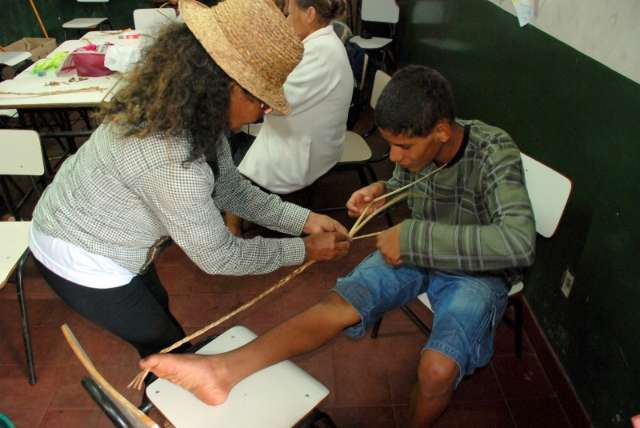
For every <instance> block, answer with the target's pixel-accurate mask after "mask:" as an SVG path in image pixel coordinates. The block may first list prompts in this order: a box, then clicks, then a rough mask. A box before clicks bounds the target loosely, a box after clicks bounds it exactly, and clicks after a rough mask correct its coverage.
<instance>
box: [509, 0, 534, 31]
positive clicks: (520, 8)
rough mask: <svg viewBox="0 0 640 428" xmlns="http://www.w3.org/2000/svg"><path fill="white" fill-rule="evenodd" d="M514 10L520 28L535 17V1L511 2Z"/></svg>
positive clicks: (513, 0) (514, 0) (517, 0)
mask: <svg viewBox="0 0 640 428" xmlns="http://www.w3.org/2000/svg"><path fill="white" fill-rule="evenodd" d="M511 1H512V2H513V6H514V7H515V8H516V14H517V15H518V22H519V23H520V26H521V27H524V26H525V25H527V24H528V23H529V22H531V20H532V19H533V17H534V16H535V0H511Z"/></svg>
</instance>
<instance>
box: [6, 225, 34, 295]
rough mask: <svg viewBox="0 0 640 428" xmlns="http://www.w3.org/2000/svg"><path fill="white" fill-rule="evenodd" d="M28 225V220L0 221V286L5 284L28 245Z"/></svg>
mask: <svg viewBox="0 0 640 428" xmlns="http://www.w3.org/2000/svg"><path fill="white" fill-rule="evenodd" d="M30 225H31V222H30V221H3V222H0V236H2V244H0V288H3V287H4V286H5V284H6V283H7V280H8V279H9V277H10V276H11V274H12V273H13V271H14V269H15V267H16V265H17V264H18V261H19V260H20V257H22V255H23V254H24V252H25V251H26V250H27V247H28V246H29V226H30Z"/></svg>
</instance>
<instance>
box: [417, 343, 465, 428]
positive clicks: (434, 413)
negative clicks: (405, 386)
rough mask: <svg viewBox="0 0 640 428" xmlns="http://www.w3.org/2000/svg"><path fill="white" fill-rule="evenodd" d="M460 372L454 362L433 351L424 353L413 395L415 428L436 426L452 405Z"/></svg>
mask: <svg viewBox="0 0 640 428" xmlns="http://www.w3.org/2000/svg"><path fill="white" fill-rule="evenodd" d="M458 371H459V369H458V365H457V364H456V362H455V361H454V360H452V359H451V358H449V357H447V356H445V355H443V354H441V353H439V352H436V351H432V350H429V349H426V350H424V351H423V352H422V356H421V357H420V364H419V366H418V382H417V383H416V385H415V387H414V389H413V393H412V395H411V408H410V412H411V415H410V419H409V420H410V426H411V427H412V428H426V427H430V426H433V424H434V423H435V422H436V420H437V419H438V418H439V417H440V415H441V414H442V413H443V412H444V411H445V409H446V408H447V406H448V405H449V403H450V402H451V396H452V395H453V388H454V386H455V381H456V379H457V377H458Z"/></svg>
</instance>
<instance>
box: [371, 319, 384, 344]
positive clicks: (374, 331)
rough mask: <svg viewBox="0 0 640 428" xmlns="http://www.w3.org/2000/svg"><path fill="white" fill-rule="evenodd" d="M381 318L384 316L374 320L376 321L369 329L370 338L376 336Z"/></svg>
mask: <svg viewBox="0 0 640 428" xmlns="http://www.w3.org/2000/svg"><path fill="white" fill-rule="evenodd" d="M383 319H384V316H381V317H380V319H379V320H378V321H376V323H375V324H374V325H373V328H372V329H371V338H372V339H375V338H377V337H378V332H379V331H380V324H382V320H383Z"/></svg>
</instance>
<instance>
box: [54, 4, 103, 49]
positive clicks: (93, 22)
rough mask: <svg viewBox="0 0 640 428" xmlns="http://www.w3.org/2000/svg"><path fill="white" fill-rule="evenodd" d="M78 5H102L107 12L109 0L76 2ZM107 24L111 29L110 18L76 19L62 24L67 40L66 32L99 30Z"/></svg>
mask: <svg viewBox="0 0 640 428" xmlns="http://www.w3.org/2000/svg"><path fill="white" fill-rule="evenodd" d="M76 1H77V2H78V3H102V5H103V6H104V10H105V12H106V10H107V6H106V3H108V2H109V0H76ZM104 24H106V25H107V26H108V27H109V28H111V21H110V20H109V18H108V17H106V16H103V17H91V18H74V19H72V20H70V21H67V22H65V23H63V24H62V28H63V29H64V30H65V37H64V38H65V39H66V38H67V31H66V30H76V31H82V32H86V31H89V30H97V29H99V28H100V27H101V26H102V25H104Z"/></svg>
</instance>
